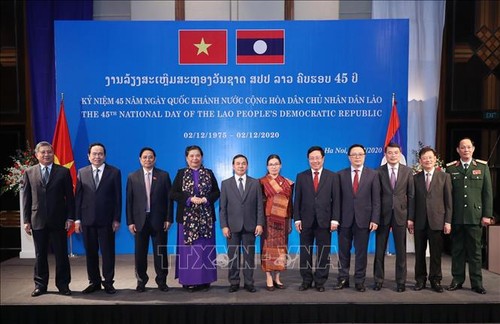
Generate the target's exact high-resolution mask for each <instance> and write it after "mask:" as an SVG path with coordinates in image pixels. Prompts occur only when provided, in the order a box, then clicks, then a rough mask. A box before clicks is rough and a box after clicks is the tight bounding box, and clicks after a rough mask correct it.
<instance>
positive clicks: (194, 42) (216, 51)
mask: <svg viewBox="0 0 500 324" xmlns="http://www.w3.org/2000/svg"><path fill="white" fill-rule="evenodd" d="M179 64H227V31H226V30H179Z"/></svg>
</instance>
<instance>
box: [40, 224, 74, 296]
mask: <svg viewBox="0 0 500 324" xmlns="http://www.w3.org/2000/svg"><path fill="white" fill-rule="evenodd" d="M32 233H33V242H34V243H35V254H36V259H35V271H34V280H35V287H36V288H39V289H41V290H47V286H48V283H49V263H48V260H47V259H48V251H49V244H50V243H52V244H51V246H52V250H53V251H54V257H55V259H56V287H57V288H58V289H59V290H61V289H65V288H68V285H69V283H70V281H71V270H70V265H69V258H68V238H67V236H66V235H67V234H66V230H65V229H57V230H53V229H47V228H45V229H42V230H33V231H32Z"/></svg>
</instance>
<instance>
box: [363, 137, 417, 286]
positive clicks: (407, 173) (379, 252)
mask: <svg viewBox="0 0 500 324" xmlns="http://www.w3.org/2000/svg"><path fill="white" fill-rule="evenodd" d="M385 159H386V161H387V163H386V164H384V165H382V166H381V167H380V168H379V169H378V172H379V177H380V187H381V194H382V212H381V214H380V224H379V227H378V229H377V232H376V239H377V240H376V249H375V262H374V264H373V277H374V278H375V286H374V287H373V290H375V291H379V290H380V289H381V288H382V283H383V282H384V257H385V251H386V249H387V240H388V238H389V232H390V230H391V229H392V234H393V236H394V243H395V245H396V291H397V292H403V291H405V289H406V288H405V283H406V226H407V222H408V219H409V218H410V215H413V213H414V212H415V205H414V203H415V201H414V196H415V187H414V185H413V173H412V170H411V168H409V167H407V166H405V165H402V164H401V163H400V160H401V146H399V144H396V143H389V144H388V145H387V147H386V148H385Z"/></svg>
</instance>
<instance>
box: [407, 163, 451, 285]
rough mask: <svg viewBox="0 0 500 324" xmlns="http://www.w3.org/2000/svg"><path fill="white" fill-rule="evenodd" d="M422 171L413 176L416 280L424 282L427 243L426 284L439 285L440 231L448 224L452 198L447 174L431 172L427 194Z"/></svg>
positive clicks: (441, 246)
mask: <svg viewBox="0 0 500 324" xmlns="http://www.w3.org/2000/svg"><path fill="white" fill-rule="evenodd" d="M425 173H426V172H425V171H422V172H420V173H418V174H416V175H415V176H414V182H415V216H414V219H411V220H412V221H414V227H415V280H416V281H417V282H424V283H425V281H426V280H427V266H426V262H425V251H426V249H427V240H428V241H429V249H430V266H429V277H428V278H429V281H431V282H439V281H441V279H442V277H443V275H442V273H441V253H442V251H443V237H442V235H443V228H444V224H445V223H450V224H451V213H452V209H453V208H452V196H451V178H450V175H449V174H447V173H444V172H441V171H438V170H434V173H433V175H432V181H431V183H430V190H429V191H428V192H427V188H426V184H425Z"/></svg>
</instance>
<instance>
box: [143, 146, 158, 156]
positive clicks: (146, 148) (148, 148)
mask: <svg viewBox="0 0 500 324" xmlns="http://www.w3.org/2000/svg"><path fill="white" fill-rule="evenodd" d="M144 151H151V152H153V156H154V157H156V152H155V150H153V149H152V148H150V147H143V148H142V149H141V152H140V153H139V157H141V156H142V153H144Z"/></svg>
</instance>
